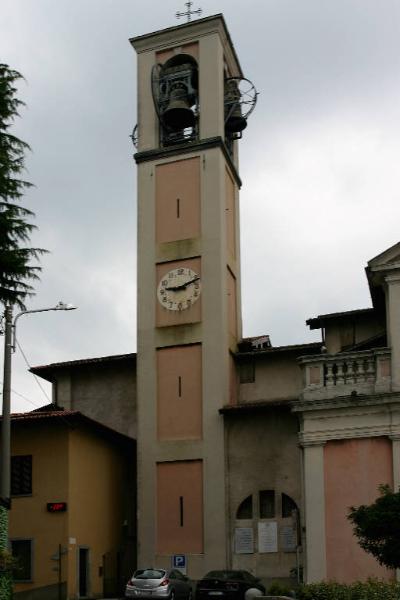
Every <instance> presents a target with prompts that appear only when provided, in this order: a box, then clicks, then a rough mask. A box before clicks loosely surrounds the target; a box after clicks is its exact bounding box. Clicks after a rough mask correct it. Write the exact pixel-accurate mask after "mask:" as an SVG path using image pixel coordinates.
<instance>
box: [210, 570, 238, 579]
mask: <svg viewBox="0 0 400 600" xmlns="http://www.w3.org/2000/svg"><path fill="white" fill-rule="evenodd" d="M204 579H225V580H228V579H229V580H232V579H236V580H240V581H243V580H244V579H245V577H244V575H243V572H242V571H210V572H209V573H207V575H206V576H205V577H204Z"/></svg>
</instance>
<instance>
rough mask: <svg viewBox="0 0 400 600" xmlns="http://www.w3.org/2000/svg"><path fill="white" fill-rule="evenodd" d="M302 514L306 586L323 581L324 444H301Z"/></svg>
mask: <svg viewBox="0 0 400 600" xmlns="http://www.w3.org/2000/svg"><path fill="white" fill-rule="evenodd" d="M301 445H302V446H303V465H304V504H305V506H304V513H305V526H306V536H305V537H306V548H305V555H306V564H305V567H306V573H305V580H306V582H307V583H312V582H314V581H321V580H323V579H325V578H326V540H325V483H324V445H325V442H320V441H318V442H314V441H312V442H311V441H303V442H302V444H301Z"/></svg>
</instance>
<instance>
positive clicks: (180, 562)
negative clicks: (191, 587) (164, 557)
mask: <svg viewBox="0 0 400 600" xmlns="http://www.w3.org/2000/svg"><path fill="white" fill-rule="evenodd" d="M186 567H187V562H186V555H185V554H174V555H173V556H172V568H173V569H179V570H180V571H181V572H182V573H183V574H184V575H186Z"/></svg>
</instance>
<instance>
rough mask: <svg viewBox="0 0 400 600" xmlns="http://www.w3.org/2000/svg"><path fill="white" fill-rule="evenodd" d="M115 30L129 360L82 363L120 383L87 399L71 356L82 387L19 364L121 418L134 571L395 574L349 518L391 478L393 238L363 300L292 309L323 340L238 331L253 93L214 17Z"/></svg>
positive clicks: (396, 417)
mask: <svg viewBox="0 0 400 600" xmlns="http://www.w3.org/2000/svg"><path fill="white" fill-rule="evenodd" d="M130 41H131V44H132V46H133V48H134V49H135V51H136V53H137V80H138V99H137V100H138V128H137V140H136V142H137V153H136V154H135V161H136V164H137V171H138V190H137V195H138V281H137V290H138V340H137V343H138V346H137V355H136V357H135V356H133V355H126V356H119V357H116V358H117V360H115V361H112V357H107V358H105V359H96V360H97V361H99V364H98V366H99V368H100V370H101V369H102V367H101V361H102V360H104V361H105V362H106V363H107V365H108V368H110V371H109V372H110V373H112V372H114V374H118V372H119V371H118V369H122V367H123V368H124V377H126V379H124V381H125V382H126V387H125V388H124V385H123V384H121V381H122V380H121V381H120V380H119V379H118V377H117V375H114V380H115V382H114V384H112V385H111V384H110V385H109V387H108V388H107V390H108V391H107V393H106V394H104V393H103V395H102V399H101V407H100V404H99V402H98V400H97V396H96V394H95V393H94V391H93V393H92V395H90V393H89V394H88V393H87V388H85V379H84V373H83V375H82V370H81V367H82V364H80V365H79V364H76V367H77V368H78V367H79V369H80V371H79V373H80V388H79V389H80V390H81V391H80V392H79V393H78V391H77V389H78V388H76V387H74V384H73V381H74V377H75V376H76V373H77V371H76V369H75V367H74V361H72V362H70V363H64V364H63V363H61V364H58V365H47V366H45V367H36V368H34V369H33V371H34V372H35V373H36V374H38V375H42V376H44V377H45V378H47V379H49V380H51V381H52V382H53V385H54V389H55V395H54V398H55V402H56V403H58V404H59V405H60V406H63V408H64V409H65V410H80V411H81V412H85V411H86V410H87V411H89V413H90V416H92V417H93V415H95V417H96V419H98V420H99V421H100V422H103V423H104V424H106V425H107V426H109V427H113V426H115V427H116V429H117V430H118V429H119V430H120V431H122V430H121V428H124V427H125V428H126V427H128V426H127V423H128V421H129V423H130V424H129V431H128V430H125V431H123V433H127V434H128V435H131V436H132V437H135V438H136V440H137V457H135V456H134V455H133V456H132V461H134V460H136V459H137V566H138V567H140V568H142V567H149V566H156V567H164V568H167V567H169V566H171V564H175V565H176V564H178V563H179V561H181V563H179V564H182V565H184V566H185V568H186V571H187V574H188V575H189V576H190V577H191V578H193V579H195V580H196V579H200V578H201V577H202V576H204V575H205V574H206V573H207V572H208V571H210V570H214V569H246V570H248V571H251V572H252V573H253V574H254V575H256V576H257V577H260V578H261V579H263V580H264V581H265V582H267V583H268V582H271V581H276V580H282V581H291V582H297V581H300V580H301V579H302V580H304V581H305V582H314V581H321V580H333V579H334V580H337V581H341V582H350V581H355V580H366V579H367V578H369V577H378V578H383V579H385V580H390V579H394V578H395V573H394V572H392V571H389V570H387V569H384V568H383V567H381V566H380V565H379V564H378V562H377V561H376V560H375V559H373V558H372V557H371V556H369V555H367V554H366V553H365V552H364V551H362V550H361V549H360V547H359V546H358V544H357V540H356V538H355V537H354V535H353V533H352V528H351V525H350V523H349V522H348V519H347V513H348V510H349V507H350V506H352V505H359V504H368V503H371V502H372V501H374V500H375V498H376V497H377V496H378V494H379V492H378V487H379V485H381V484H389V485H390V486H392V487H394V488H396V489H397V488H398V487H399V485H400V243H399V244H396V245H395V246H393V247H391V248H389V249H388V250H386V251H385V252H383V253H382V254H380V255H379V256H377V257H375V258H374V259H372V260H370V261H369V263H368V266H367V268H366V275H367V278H368V283H369V288H370V292H371V300H372V306H371V307H370V308H364V309H360V310H353V311H349V312H342V313H334V314H326V315H319V316H317V317H314V318H310V319H309V320H308V321H307V325H308V326H309V327H310V328H311V329H318V330H320V331H321V341H320V342H318V343H308V344H298V345H292V346H278V347H275V346H273V344H272V343H271V342H273V340H272V341H271V340H270V339H269V337H268V335H265V336H260V337H257V338H243V335H242V324H241V295H240V290H241V283H240V243H239V241H240V232H239V225H240V224H239V190H240V187H241V179H240V172H239V162H238V145H239V144H240V138H241V137H242V135H245V128H246V126H247V124H248V122H249V126H251V119H249V121H247V119H248V117H249V115H250V113H251V110H252V109H253V108H254V104H255V102H256V97H257V94H256V91H255V88H254V86H253V84H252V83H251V82H249V81H248V80H247V79H246V78H245V74H244V73H243V71H242V67H241V65H240V62H239V58H238V56H237V54H236V51H235V48H234V46H233V43H232V40H231V37H230V35H229V32H228V29H227V26H226V23H225V20H224V18H223V16H222V15H221V14H217V15H214V16H210V17H206V18H202V19H197V20H194V21H189V22H187V23H185V24H182V25H178V26H175V27H170V28H167V29H163V30H161V31H156V32H153V33H149V34H146V35H142V36H139V37H135V38H133V39H131V40H130ZM344 293H345V292H344ZM75 362H76V363H82V361H75ZM84 362H85V363H87V362H88V361H84ZM63 365H64V366H63ZM128 365H129V368H131V369H132V371H131V373H132V375H131V376H130V375H129V376H128V375H127V371H126V369H127V368H128ZM89 366H90V365H89ZM91 368H92V367H91ZM113 370H114V371H113ZM93 381H94V380H93V378H92V379H91V385H93ZM110 381H111V380H110ZM118 381H119V383H118ZM107 385H108V384H107ZM121 385H122V387H121ZM93 389H94V388H93ZM74 390H75V391H74ZM116 390H118V393H117V392H116ZM82 398H83V399H84V401H83V400H82ZM130 406H131V413H130V409H129V407H130ZM121 407H122V408H121ZM121 410H122V412H121ZM129 413H130V420H129V419H128V415H129ZM121 415H124V416H123V418H121ZM114 417H115V418H114ZM177 561H178V563H177Z"/></svg>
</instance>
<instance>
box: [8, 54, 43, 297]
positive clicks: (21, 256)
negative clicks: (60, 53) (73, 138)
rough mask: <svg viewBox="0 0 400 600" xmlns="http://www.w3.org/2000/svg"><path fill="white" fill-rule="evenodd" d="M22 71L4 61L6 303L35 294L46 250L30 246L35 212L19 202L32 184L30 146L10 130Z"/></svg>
mask: <svg viewBox="0 0 400 600" xmlns="http://www.w3.org/2000/svg"><path fill="white" fill-rule="evenodd" d="M19 79H22V75H21V74H20V73H18V71H14V70H12V69H10V68H9V67H8V65H5V64H0V302H1V303H3V304H4V305H5V306H7V305H8V306H14V305H17V306H19V307H20V308H24V302H25V300H26V298H27V297H28V296H31V295H32V294H33V286H32V285H31V283H32V282H33V281H35V280H37V279H38V273H39V272H40V270H41V267H40V266H38V265H37V264H34V265H33V264H32V261H37V260H38V258H39V257H40V255H41V254H43V253H44V252H45V250H43V249H42V248H30V247H28V245H29V240H30V234H31V233H32V231H33V230H34V229H35V226H34V225H32V223H30V222H29V221H28V219H31V218H33V217H34V213H33V212H32V211H30V210H28V209H26V208H24V207H22V206H21V205H20V204H19V202H20V200H21V198H22V196H23V194H24V192H25V191H26V190H27V189H28V188H30V187H31V186H32V184H31V183H30V182H28V181H25V179H23V178H22V173H23V172H24V170H25V165H24V161H25V152H26V151H27V150H29V145H28V144H27V143H26V142H24V141H22V140H20V139H19V138H17V137H16V136H14V135H12V134H11V133H10V132H9V129H10V127H11V126H12V124H13V122H14V120H15V118H16V117H17V116H19V112H18V109H19V107H20V106H23V105H24V103H23V102H22V100H19V99H18V98H17V97H16V92H17V89H16V87H15V84H16V82H17V81H18V80H19Z"/></svg>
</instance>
